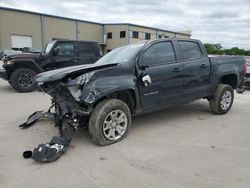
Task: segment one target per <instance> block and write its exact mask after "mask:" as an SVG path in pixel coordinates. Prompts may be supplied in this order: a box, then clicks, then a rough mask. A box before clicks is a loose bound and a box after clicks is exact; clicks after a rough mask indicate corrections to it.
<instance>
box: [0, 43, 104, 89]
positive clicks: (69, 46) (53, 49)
mask: <svg viewBox="0 0 250 188" xmlns="http://www.w3.org/2000/svg"><path fill="white" fill-rule="evenodd" d="M99 58H100V48H99V44H98V43H96V42H89V41H70V40H55V41H52V42H50V43H48V44H47V46H46V48H45V50H44V52H43V53H20V54H15V55H10V56H7V58H5V59H4V61H3V63H4V64H3V68H4V69H0V77H1V78H3V79H5V80H8V81H9V83H10V85H11V86H12V87H13V88H14V89H16V90H17V91H19V92H31V91H34V90H35V89H36V88H37V83H36V82H35V80H34V76H35V75H36V74H38V73H41V72H44V71H48V70H52V69H58V68H62V67H69V66H73V65H81V64H91V63H94V62H96V61H97V60H98V59H99Z"/></svg>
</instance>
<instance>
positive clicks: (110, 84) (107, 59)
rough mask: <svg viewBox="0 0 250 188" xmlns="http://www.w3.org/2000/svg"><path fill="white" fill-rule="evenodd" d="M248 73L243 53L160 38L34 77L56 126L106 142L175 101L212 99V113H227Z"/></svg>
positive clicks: (126, 132) (116, 138)
mask: <svg viewBox="0 0 250 188" xmlns="http://www.w3.org/2000/svg"><path fill="white" fill-rule="evenodd" d="M245 73H246V61H245V59H244V57H214V58H209V57H208V55H207V51H206V49H205V48H204V46H203V44H202V43H201V42H200V41H199V40H193V39H192V40H191V39H189V40H184V39H159V40H153V41H148V42H145V43H141V44H132V45H128V46H124V47H120V48H117V49H115V50H113V51H111V52H110V53H108V54H106V55H105V56H103V57H102V58H101V59H99V60H98V61H97V62H96V63H94V64H91V65H80V66H72V67H67V68H62V69H57V70H52V71H48V72H44V73H41V74H38V75H37V76H36V78H35V79H36V81H37V82H38V84H39V85H40V86H41V88H42V89H43V90H44V92H45V93H47V94H49V95H50V96H51V97H52V104H53V106H55V114H56V115H55V117H56V121H55V122H56V124H58V125H59V126H70V127H73V128H74V129H79V128H81V127H83V126H88V128H89V132H90V134H91V135H92V140H93V142H94V143H95V144H97V145H102V146H103V145H108V144H113V143H116V142H118V141H121V140H122V139H124V138H125V137H126V136H127V134H128V132H129V129H130V127H131V119H132V116H133V115H139V114H143V113H148V112H151V111H154V110H159V109H162V108H165V107H168V106H171V105H176V104H183V103H188V102H191V101H194V100H198V99H207V100H208V101H209V105H210V109H211V111H212V112H214V113H215V114H220V115H221V114H226V113H227V112H228V111H229V110H230V108H231V107H232V104H233V101H234V89H237V88H240V87H242V84H243V80H244V75H245ZM59 130H60V129H59Z"/></svg>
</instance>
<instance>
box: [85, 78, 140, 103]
mask: <svg viewBox="0 0 250 188" xmlns="http://www.w3.org/2000/svg"><path fill="white" fill-rule="evenodd" d="M136 82H137V79H136V77H135V76H134V75H121V76H110V77H100V78H97V79H92V80H91V81H89V82H88V83H87V84H85V86H84V89H83V90H82V93H81V98H80V99H81V100H82V101H84V102H86V103H88V104H92V103H94V102H96V101H98V100H99V99H101V98H103V97H105V96H109V95H111V94H113V93H116V92H118V91H123V90H133V91H134V92H136ZM136 96H138V95H136Z"/></svg>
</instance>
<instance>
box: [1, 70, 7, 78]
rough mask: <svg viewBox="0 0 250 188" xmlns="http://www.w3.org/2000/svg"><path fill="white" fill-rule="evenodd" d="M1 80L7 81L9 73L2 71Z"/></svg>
mask: <svg viewBox="0 0 250 188" xmlns="http://www.w3.org/2000/svg"><path fill="white" fill-rule="evenodd" d="M0 78H2V79H4V80H7V79H8V76H7V72H6V70H4V69H0Z"/></svg>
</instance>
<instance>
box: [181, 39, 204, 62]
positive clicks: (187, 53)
mask: <svg viewBox="0 0 250 188" xmlns="http://www.w3.org/2000/svg"><path fill="white" fill-rule="evenodd" d="M179 44H180V47H181V51H182V54H183V58H184V60H189V59H198V58H200V57H201V56H202V53H201V49H200V47H199V45H198V43H196V42H189V41H179Z"/></svg>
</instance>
